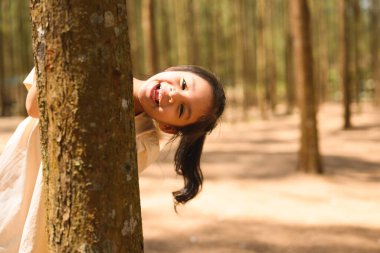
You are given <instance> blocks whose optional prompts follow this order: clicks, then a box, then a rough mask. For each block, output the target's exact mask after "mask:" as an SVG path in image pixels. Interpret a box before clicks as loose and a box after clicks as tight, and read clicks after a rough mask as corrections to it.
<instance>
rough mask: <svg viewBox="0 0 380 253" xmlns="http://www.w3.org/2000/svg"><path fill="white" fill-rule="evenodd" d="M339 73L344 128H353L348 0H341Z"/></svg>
mask: <svg viewBox="0 0 380 253" xmlns="http://www.w3.org/2000/svg"><path fill="white" fill-rule="evenodd" d="M339 20H340V26H339V45H340V52H339V67H340V69H339V74H340V83H341V87H342V92H343V110H344V115H343V119H344V125H343V128H344V129H349V128H351V105H350V104H351V89H350V80H349V76H348V66H349V65H348V63H349V45H348V43H349V39H348V26H347V24H348V22H347V21H348V17H347V0H339Z"/></svg>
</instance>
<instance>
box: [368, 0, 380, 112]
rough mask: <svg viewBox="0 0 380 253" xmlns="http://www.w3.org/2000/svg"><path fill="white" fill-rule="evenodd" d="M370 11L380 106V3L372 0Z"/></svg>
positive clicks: (376, 93)
mask: <svg viewBox="0 0 380 253" xmlns="http://www.w3.org/2000/svg"><path fill="white" fill-rule="evenodd" d="M370 10H371V55H372V57H371V58H372V59H371V61H372V63H371V64H372V76H373V80H374V82H375V104H376V105H377V106H380V46H379V43H380V40H379V37H380V35H379V33H380V2H379V1H378V0H372V3H371V8H370Z"/></svg>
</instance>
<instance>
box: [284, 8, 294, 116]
mask: <svg viewBox="0 0 380 253" xmlns="http://www.w3.org/2000/svg"><path fill="white" fill-rule="evenodd" d="M286 5H287V9H288V10H289V11H288V13H285V15H286V19H285V39H286V42H285V78H286V91H285V92H286V114H292V113H293V110H294V107H295V104H296V94H295V87H294V62H293V41H292V35H291V25H290V21H291V18H292V17H291V16H290V15H289V14H290V4H289V1H287V2H286Z"/></svg>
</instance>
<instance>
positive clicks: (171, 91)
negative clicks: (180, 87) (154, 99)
mask: <svg viewBox="0 0 380 253" xmlns="http://www.w3.org/2000/svg"><path fill="white" fill-rule="evenodd" d="M177 95H178V92H177V91H176V89H175V88H174V87H173V86H171V85H167V84H163V83H162V84H161V96H162V97H161V105H162V106H164V105H165V104H166V103H168V104H174V103H175V101H176V97H177Z"/></svg>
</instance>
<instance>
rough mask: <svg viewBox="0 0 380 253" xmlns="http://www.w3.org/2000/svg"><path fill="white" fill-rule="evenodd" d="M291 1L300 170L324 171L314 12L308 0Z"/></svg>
mask: <svg viewBox="0 0 380 253" xmlns="http://www.w3.org/2000/svg"><path fill="white" fill-rule="evenodd" d="M289 4H290V15H291V17H292V20H291V29H292V36H293V51H294V55H295V57H294V70H295V75H294V76H295V81H296V85H297V89H298V92H299V93H298V102H299V109H300V113H301V147H300V151H299V158H298V159H299V161H298V170H299V171H304V172H310V173H322V171H323V170H322V164H321V158H320V154H319V145H318V131H317V120H316V113H315V96H314V90H315V89H314V84H313V81H314V80H313V66H312V51H311V38H310V37H311V36H310V34H311V32H310V12H309V8H308V5H307V0H292V1H289Z"/></svg>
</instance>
